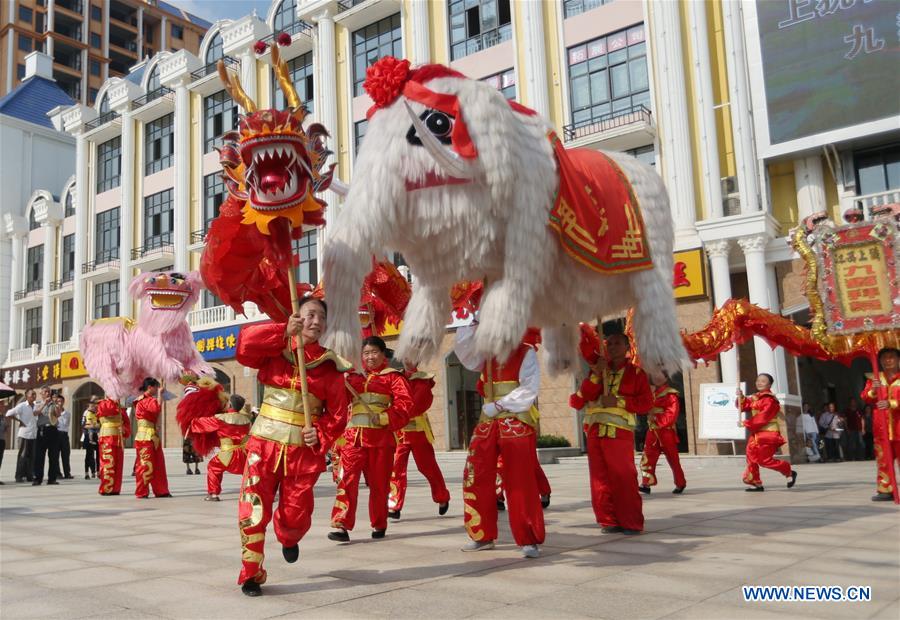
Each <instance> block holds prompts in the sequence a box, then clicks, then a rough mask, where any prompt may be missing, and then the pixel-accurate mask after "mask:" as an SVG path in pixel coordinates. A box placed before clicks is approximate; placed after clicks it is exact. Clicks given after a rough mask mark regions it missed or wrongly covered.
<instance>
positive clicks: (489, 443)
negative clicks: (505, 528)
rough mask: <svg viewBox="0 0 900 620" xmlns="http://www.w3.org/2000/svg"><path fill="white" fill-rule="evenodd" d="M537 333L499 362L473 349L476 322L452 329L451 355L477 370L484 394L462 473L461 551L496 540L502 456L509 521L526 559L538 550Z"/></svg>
mask: <svg viewBox="0 0 900 620" xmlns="http://www.w3.org/2000/svg"><path fill="white" fill-rule="evenodd" d="M538 338H539V332H537V330H528V331H527V332H526V334H525V337H524V338H523V340H522V343H521V344H520V345H519V347H518V348H517V349H516V350H515V351H513V352H512V354H511V355H510V356H509V359H508V360H507V361H506V363H504V364H500V363H499V362H498V361H497V360H496V359H491V360H489V362H488V363H485V362H484V360H483V359H482V358H481V356H479V355H478V353H477V352H476V351H475V342H474V339H475V327H474V326H468V327H460V328H459V329H458V330H457V331H456V347H455V352H456V356H457V357H458V358H459V361H460V362H461V363H462V364H463V366H465V367H466V368H468V369H470V370H481V377H480V378H479V381H478V391H479V392H480V393H481V394H482V396H484V398H485V403H484V405H483V406H482V410H481V411H482V413H481V418H480V419H479V421H478V425H477V426H476V427H475V430H474V432H473V433H472V441H471V443H470V444H469V455H468V458H467V459H466V468H465V472H464V474H463V501H464V502H465V512H466V516H465V524H466V531H467V532H468V534H469V538H471V540H470V541H469V542H468V543H467V544H466V545H465V546H464V547H463V548H462V550H463V551H482V550H486V549H492V548H493V547H494V541H495V540H496V539H497V490H496V481H497V459H498V457H501V456H502V457H503V482H504V486H505V491H506V499H507V502H508V506H507V508H508V512H509V525H510V529H511V530H512V535H513V538H514V539H515V541H516V544H517V545H519V546H520V547H521V548H522V555H523V556H524V557H526V558H536V557H538V555H540V549H539V545H541V544H543V542H544V513H543V510H542V509H541V499H540V493H539V492H538V483H537V476H536V475H535V461H536V460H537V457H536V449H537V448H536V442H537V436H536V432H535V429H536V427H537V419H538V415H539V414H538V411H537V408H535V406H534V401H535V400H536V399H537V395H538V391H539V390H540V386H541V372H540V366H539V365H538V360H537V353H536V350H537V342H538Z"/></svg>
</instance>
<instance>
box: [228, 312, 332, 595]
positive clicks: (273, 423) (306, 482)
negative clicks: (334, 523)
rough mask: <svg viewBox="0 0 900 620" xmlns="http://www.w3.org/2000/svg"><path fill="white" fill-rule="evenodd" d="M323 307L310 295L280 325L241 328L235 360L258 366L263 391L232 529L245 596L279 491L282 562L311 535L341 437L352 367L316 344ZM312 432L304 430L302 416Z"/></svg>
mask: <svg viewBox="0 0 900 620" xmlns="http://www.w3.org/2000/svg"><path fill="white" fill-rule="evenodd" d="M326 311H327V308H326V306H325V303H324V302H323V301H322V300H320V299H317V298H315V297H306V298H305V299H303V300H301V302H300V310H299V312H298V313H297V314H294V315H292V316H291V317H290V318H289V319H288V322H287V323H286V324H285V323H271V322H270V323H263V324H261V325H251V326H248V327H245V328H243V329H242V330H241V333H240V335H239V336H238V345H237V355H236V357H237V360H238V362H240V363H241V364H243V365H244V366H249V367H250V368H257V369H259V372H258V374H257V380H258V381H260V382H261V383H263V384H264V385H265V390H264V392H263V399H262V400H263V402H262V405H261V406H260V409H259V415H258V416H257V418H256V421H255V422H254V423H253V428H252V429H251V430H250V439H249V440H248V441H247V449H246V452H247V466H246V468H245V470H244V478H243V480H242V482H241V495H240V501H239V503H238V524H239V526H240V530H241V546H242V549H243V552H242V560H243V568H242V569H241V574H240V576H239V577H238V583H239V584H241V590H242V591H243V592H244V594H246V595H247V596H259V595H260V594H262V589H261V588H260V585H261V584H263V583H265V581H266V571H265V569H264V568H263V566H262V564H263V554H264V548H265V538H266V526H268V524H269V521H270V520H271V519H272V504H273V501H274V498H275V494H276V493H278V509H277V510H276V511H275V535H276V536H277V537H278V540H279V542H281V545H282V555H283V556H284V559H285V560H286V561H288V562H296V561H297V559H298V558H299V557H300V547H299V544H298V543H299V541H300V539H301V538H303V535H304V534H306V532H307V531H308V530H309V526H310V520H311V519H312V512H313V487H314V486H315V484H316V480H318V478H319V474H321V473H322V472H323V471H325V454H326V453H327V452H328V450H329V448H330V447H331V444H332V443H334V440H335V439H337V437H339V436H340V434H341V433H342V432H343V431H344V425H345V424H346V421H347V417H346V411H347V407H348V405H349V402H350V401H349V398H348V395H347V390H346V388H345V387H344V375H343V373H344V371H346V370H349V368H350V365H349V364H348V363H347V362H346V361H345V360H343V359H341V358H340V357H338V356H337V355H335V354H334V352H332V351H330V350H328V349H325V348H323V347H322V346H321V345H319V336H321V334H322V333H323V332H324V331H325V327H326ZM298 334H302V337H303V341H304V349H303V361H304V363H305V365H306V374H307V380H308V386H309V401H310V403H309V405H310V409H311V411H309V412H304V410H303V399H302V396H301V385H300V373H299V370H298V366H297V363H298V362H299V359H298V339H297V338H295V336H297V335H298ZM307 413H309V414H310V415H311V417H312V428H311V429H309V430H304V428H303V427H304V423H305V415H306V414H307Z"/></svg>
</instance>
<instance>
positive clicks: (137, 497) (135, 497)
mask: <svg viewBox="0 0 900 620" xmlns="http://www.w3.org/2000/svg"><path fill="white" fill-rule="evenodd" d="M110 495H112V493H110ZM134 499H150V496H149V495H135V496H134Z"/></svg>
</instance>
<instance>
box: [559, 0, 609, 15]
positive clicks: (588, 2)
mask: <svg viewBox="0 0 900 620" xmlns="http://www.w3.org/2000/svg"><path fill="white" fill-rule="evenodd" d="M612 1H613V0H566V2H565V4H564V5H563V7H564V9H565V16H566V19H568V18H570V17H575V16H576V15H581V14H582V13H584V12H585V11H590V10H591V9H596V8H597V7H598V6H600V5H602V4H609V3H610V2H612Z"/></svg>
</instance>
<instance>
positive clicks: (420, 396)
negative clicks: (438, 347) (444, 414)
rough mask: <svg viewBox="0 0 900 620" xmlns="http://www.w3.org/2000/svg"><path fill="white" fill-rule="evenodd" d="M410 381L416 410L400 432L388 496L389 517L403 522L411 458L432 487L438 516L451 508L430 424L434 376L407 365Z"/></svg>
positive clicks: (432, 496) (432, 498) (414, 409)
mask: <svg viewBox="0 0 900 620" xmlns="http://www.w3.org/2000/svg"><path fill="white" fill-rule="evenodd" d="M405 375H406V379H407V381H409V389H410V396H411V397H412V400H413V409H412V414H411V418H410V420H409V423H407V425H406V426H404V427H403V428H402V429H400V430H399V431H398V432H397V450H396V451H395V452H394V469H393V472H391V492H390V495H389V496H388V508H389V512H388V516H389V517H390V518H391V519H399V518H400V511H401V510H403V502H404V500H405V499H406V483H407V480H406V468H407V466H408V465H409V455H410V452H411V453H412V455H413V457H415V459H416V467H417V468H418V469H419V471H420V472H422V475H423V476H425V479H426V480H428V484H429V485H430V486H431V500H432V501H433V502H434V503H435V504H437V505H438V514H439V515H444V514H446V513H447V509H448V508H449V507H450V491H448V490H447V485H446V484H445V483H444V476H443V474H441V469H440V467H438V464H437V459H435V457H434V447H433V446H432V445H431V444H432V443H433V442H434V434H433V433H432V432H431V424H429V422H428V408H429V407H431V403H432V401H433V400H434V396H433V395H432V393H431V390H432V389H433V388H434V377H433V376H432V375H429V374H427V373H424V372H419V371H418V370H417V369H416V368H414V367H410V366H407V367H406V371H405Z"/></svg>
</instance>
